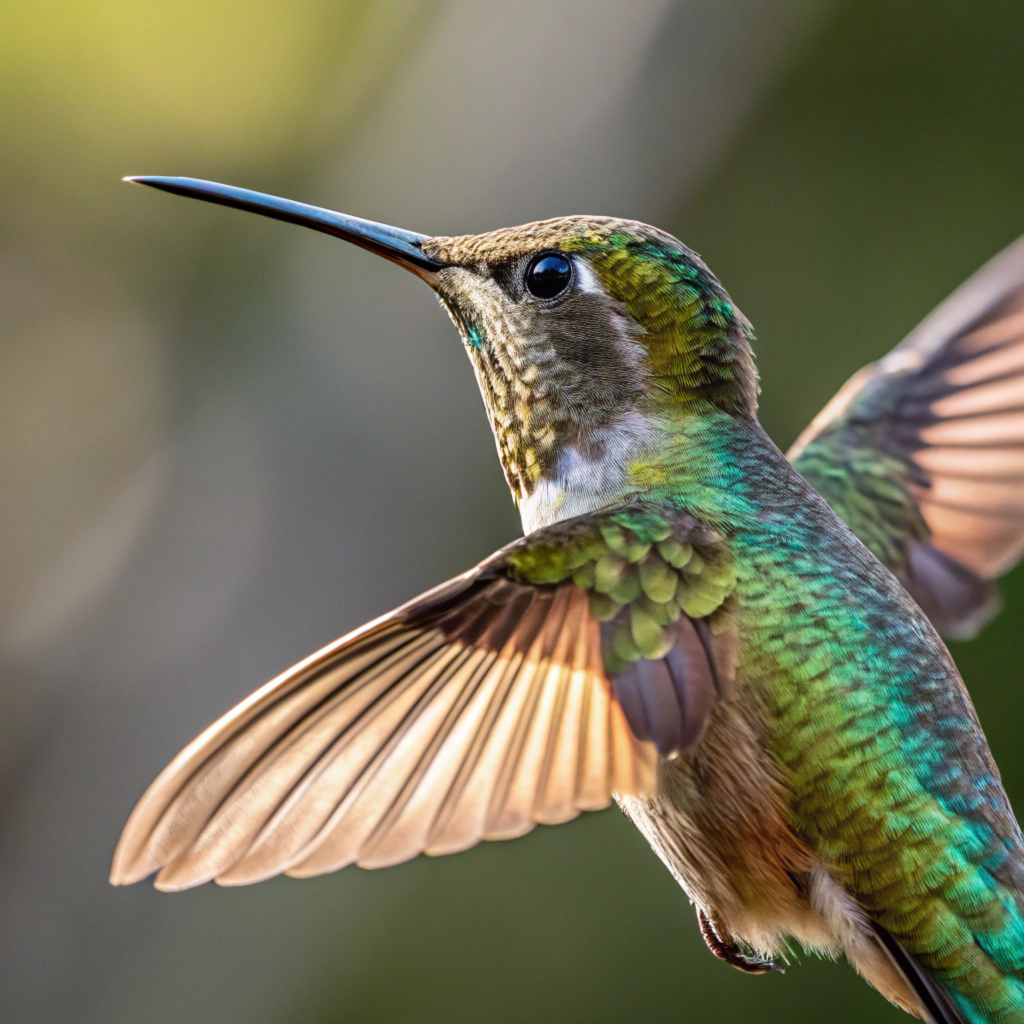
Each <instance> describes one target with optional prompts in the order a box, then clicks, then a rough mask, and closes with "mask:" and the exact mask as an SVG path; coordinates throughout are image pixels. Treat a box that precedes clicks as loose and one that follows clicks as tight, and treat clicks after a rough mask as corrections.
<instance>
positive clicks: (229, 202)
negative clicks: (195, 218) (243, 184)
mask: <svg viewBox="0 0 1024 1024" xmlns="http://www.w3.org/2000/svg"><path fill="white" fill-rule="evenodd" d="M124 180H125V181H130V182H133V183H134V184H136V185H149V186H150V187H151V188H158V189H162V190H163V191H164V192H173V193H174V194H175V195H179V196H191V197H192V198H193V199H205V200H206V201H207V202H208V203H220V204H221V205H222V206H233V207H235V208H236V209H239V210H249V211H251V212H252V213H261V214H263V216H264V217H273V218H275V219H276V220H284V221H288V222H289V223H290V224H302V225H303V226H305V227H307V228H313V230H314V231H323V232H325V233H326V234H328V235H334V236H335V237H336V238H343V239H345V241H346V242H352V243H353V244H354V245H358V246H361V247H362V248H364V249H369V250H370V252H375V253H377V255H378V256H383V257H384V258H385V259H387V260H391V261H392V262H394V263H398V264H400V265H401V266H403V267H405V268H406V269H407V270H411V271H412V272H413V273H414V274H416V275H417V276H418V277H422V278H424V279H425V280H427V281H428V282H429V281H430V279H431V278H432V277H433V275H434V274H435V273H436V272H437V271H438V270H441V269H442V267H444V265H445V264H443V263H438V262H437V261H436V260H433V259H431V258H430V257H429V256H427V255H426V253H424V252H423V243H424V242H426V241H427V240H428V239H429V236H428V235H418V234H416V232H415V231H403V230H402V229H401V228H393V227H390V226H389V225H387V224H378V223H376V222H375V221H372V220H363V219H362V218H361V217H350V216H348V214H345V213H335V212H334V211H333V210H324V209H321V207H319V206H307V205H306V203H296V202H293V201H292V200H291V199H279V198H278V197H277V196H268V195H265V194H264V193H262V192H250V191H249V189H247V188H234V187H233V186H232V185H218V184H217V183H216V182H214V181H203V180H202V179H201V178H161V177H129V178H125V179H124Z"/></svg>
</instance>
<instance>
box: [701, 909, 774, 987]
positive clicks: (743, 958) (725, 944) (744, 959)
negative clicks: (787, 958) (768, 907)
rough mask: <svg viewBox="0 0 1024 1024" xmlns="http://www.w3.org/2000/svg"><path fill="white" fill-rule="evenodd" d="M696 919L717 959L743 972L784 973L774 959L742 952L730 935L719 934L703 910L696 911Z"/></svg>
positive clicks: (703, 936)
mask: <svg viewBox="0 0 1024 1024" xmlns="http://www.w3.org/2000/svg"><path fill="white" fill-rule="evenodd" d="M697 921H698V923H699V924H700V934H701V937H702V938H703V939H704V941H705V942H706V943H707V946H708V949H710V950H711V952H712V953H713V954H714V955H715V956H716V957H718V959H719V960H724V961H725V963H727V964H729V965H730V966H732V967H735V968H736V970H738V971H743V973H744V974H768V973H769V972H771V971H778V972H779V974H785V969H784V968H783V967H782V966H781V965H780V964H777V963H776V962H775V961H774V960H765V959H764V958H762V957H759V956H750V955H749V954H748V953H744V952H743V950H742V949H740V947H739V945H738V944H737V943H736V941H735V940H734V939H733V938H732V936H731V935H728V933H726V935H725V936H724V937H723V936H722V935H721V934H720V932H719V929H717V928H716V927H715V926H714V925H713V924H712V923H711V919H710V918H709V917H708V916H707V914H705V913H704V911H703V910H698V911H697Z"/></svg>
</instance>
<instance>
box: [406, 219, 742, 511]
mask: <svg viewBox="0 0 1024 1024" xmlns="http://www.w3.org/2000/svg"><path fill="white" fill-rule="evenodd" d="M423 251H424V252H425V253H426V254H427V255H428V256H430V257H431V258H433V259H435V260H436V261H437V262H439V263H442V264H444V267H443V269H441V270H439V271H438V272H437V273H436V276H435V277H434V278H433V280H432V281H431V283H432V284H433V286H434V288H435V289H436V291H437V293H438V295H439V297H440V299H441V302H442V304H443V305H444V306H445V308H446V309H447V310H448V312H449V313H450V315H451V317H452V319H453V320H454V321H455V324H456V326H457V327H458V329H459V332H460V333H461V335H462V338H463V340H464V342H465V344H466V349H467V351H468V352H469V355H470V358H471V359H472V360H473V365H474V367H475V368H476V372H477V377H478V380H479V382H480V387H481V390H482V392H483V396H484V401H485V403H486V405H487V408H488V412H489V413H490V416H491V422H492V426H493V429H494V434H495V439H496V441H497V444H498V451H499V455H500V457H501V461H502V465H503V467H504V469H505V474H506V476H507V478H508V481H509V485H510V486H511V488H512V491H513V494H514V495H515V496H516V498H517V500H518V501H520V502H522V500H523V499H524V498H525V497H526V496H527V495H529V494H530V493H531V491H532V490H533V489H534V487H535V486H536V484H537V483H538V481H540V480H542V479H543V478H544V477H545V476H549V475H551V474H553V473H555V472H556V467H557V464H558V459H559V455H560V453H562V452H563V451H564V450H565V449H566V448H567V447H572V448H574V449H575V450H576V451H577V452H579V454H580V456H581V457H582V458H583V459H587V460H592V461H598V460H600V459H601V458H602V456H603V450H602V448H603V445H604V444H605V443H606V442H607V441H608V440H609V434H614V433H615V432H616V431H617V430H620V429H624V428H625V427H626V425H627V424H632V425H633V427H634V428H635V426H636V424H637V423H638V422H642V421H643V420H645V419H646V418H647V417H650V416H652V415H665V414H669V415H687V414H696V413H700V412H704V411H707V410H709V409H711V408H714V409H717V410H720V411H723V412H726V413H729V414H733V415H737V416H744V417H752V416H753V415H754V414H755V411H756V407H757V376H756V371H755V369H754V363H753V357H752V354H751V349H750V341H751V337H752V333H751V329H750V325H749V323H748V322H747V320H746V318H745V317H744V316H743V314H742V313H740V312H739V310H738V309H736V307H735V306H734V305H733V303H732V301H731V300H730V298H729V296H728V295H727V294H726V292H725V290H724V289H723V288H722V286H721V285H720V284H719V282H718V280H717V279H716V278H715V276H714V275H713V274H712V273H711V271H709V270H708V268H707V267H706V266H705V265H704V263H703V261H702V260H701V259H700V257H699V256H698V255H697V254H696V253H694V252H693V251H691V250H690V249H688V248H687V247H686V246H685V245H683V244H682V243H681V242H680V241H678V240H677V239H675V238H673V237H672V236H671V235H669V234H667V233H666V232H664V231H660V230H658V229H657V228H652V227H649V226H647V225H645V224H640V223H637V222H635V221H626V220H616V219H613V218H608V217H561V218H558V219H556V220H548V221H540V222H537V223H534V224H525V225H522V226H520V227H514V228H505V229H502V230H500V231H492V232H488V233H487V234H482V235H465V236H462V237H455V238H445V237H437V238H431V239H427V240H425V242H424V244H423ZM545 253H557V254H560V255H562V256H564V257H565V258H566V259H568V260H569V262H570V264H571V267H572V279H571V282H570V284H569V286H568V287H567V288H566V289H565V290H564V291H563V292H561V293H560V294H558V295H557V296H555V297H554V298H551V299H538V298H536V297H534V296H533V295H531V294H530V292H529V290H528V288H527V287H526V285H525V283H524V278H525V275H526V273H527V271H528V269H529V267H530V266H531V264H532V262H533V260H534V259H535V258H536V257H537V256H538V255H542V254H545Z"/></svg>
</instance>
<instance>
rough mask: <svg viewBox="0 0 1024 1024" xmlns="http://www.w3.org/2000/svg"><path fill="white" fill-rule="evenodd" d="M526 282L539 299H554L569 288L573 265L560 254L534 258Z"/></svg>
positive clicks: (528, 269) (528, 289)
mask: <svg viewBox="0 0 1024 1024" xmlns="http://www.w3.org/2000/svg"><path fill="white" fill-rule="evenodd" d="M524 280H525V281H526V289H527V291H528V292H529V293H530V294H531V295H535V296H536V297H537V298H538V299H553V298H554V297H555V296H556V295H559V294H561V293H562V292H564V291H565V289H566V288H568V287H569V282H570V281H571V280H572V264H571V263H570V262H569V261H568V260H567V259H566V258H565V257H564V256H559V255H558V253H554V252H549V253H544V254H542V255H540V256H535V257H534V259H533V262H532V263H531V264H530V266H529V267H528V268H527V271H526V277H525V279H524Z"/></svg>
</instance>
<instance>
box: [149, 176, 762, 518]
mask: <svg viewBox="0 0 1024 1024" xmlns="http://www.w3.org/2000/svg"><path fill="white" fill-rule="evenodd" d="M129 180H133V181H139V182H141V183H143V184H148V185H152V186H154V187H157V188H161V189H164V190H166V191H170V192H175V193H178V194H184V195H189V196H193V197H195V198H199V199H206V200H209V201H212V202H217V203H221V204H223V205H227V206H235V207H240V208H242V209H247V210H250V211H253V212H256V213H261V214H264V215H267V216H271V217H275V218H277V219H280V220H287V221H291V222H296V223H301V224H304V225H305V226H307V227H312V228H315V229H317V230H320V231H325V232H327V233H329V234H334V235H336V236H338V237H341V238H345V239H346V240H348V241H351V242H354V243H355V244H357V245H360V246H362V247H363V248H366V249H370V250H371V251H374V252H376V253H378V254H379V255H381V256H384V257H385V258H387V259H390V260H392V261H393V262H396V263H399V264H400V265H402V266H404V267H406V268H407V269H408V270H411V271H412V272H413V273H415V274H416V275H417V276H419V277H420V278H422V279H423V280H424V281H426V282H427V283H428V284H429V285H430V286H431V287H432V288H433V289H434V290H435V292H436V293H437V295H438V297H439V299H440V300H441V303H442V305H443V306H444V307H445V309H446V310H447V311H448V313H449V314H450V316H451V318H452V320H453V321H454V322H455V325H456V326H457V328H458V330H459V333H460V334H461V336H462V340H463V342H464V344H465V346H466V350H467V352H468V353H469V356H470V358H471V360H472V361H473V365H474V368H475V370H476V374H477V379H478V381H479V383H480V389H481V392H482V394H483V398H484V402H485V404H486V406H487V410H488V413H489V415H490V418H491V424H492V427H493V430H494V435H495V439H496V441H497V444H498V452H499V455H500V457H501V461H502V466H503V468H504V470H505V475H506V478H507V479H508V482H509V485H510V487H511V488H512V492H513V495H514V497H515V498H516V501H517V503H519V504H520V506H521V507H522V505H523V503H524V502H525V501H527V500H528V499H529V497H530V495H531V494H532V493H533V492H534V491H535V490H536V489H537V488H538V487H539V486H541V485H542V484H543V482H544V481H545V479H546V478H550V477H551V476H552V475H553V474H557V473H558V472H559V471H560V467H564V463H565V459H566V453H567V452H571V453H572V456H573V458H574V459H575V460H576V461H577V462H580V461H582V462H583V463H587V462H588V461H593V462H594V464H595V465H596V464H598V463H599V462H600V461H601V460H602V459H603V458H604V456H605V448H606V447H607V446H609V445H610V444H613V443H614V439H615V438H616V436H617V435H618V434H620V433H622V432H624V431H625V432H630V431H632V432H634V433H635V432H640V433H642V432H643V430H644V424H645V423H647V422H649V421H653V420H654V419H656V418H661V419H662V420H663V419H665V418H671V417H686V416H700V415H706V414H708V413H712V412H717V413H724V414H727V415H731V416H738V417H747V418H750V417H753V416H754V415H755V412H756V406H757V377H756V372H755V369H754V363H753V357H752V355H751V350H750V339H751V330H750V326H749V324H748V322H747V320H746V319H745V318H744V316H743V315H742V313H740V312H739V310H738V309H737V308H736V307H735V306H734V305H733V303H732V301H731V300H730V298H729V296H728V295H727V294H726V292H725V290H724V289H723V288H722V286H721V285H720V284H719V282H718V280H717V279H716V278H715V276H714V275H713V274H712V273H711V271H709V270H708V268H707V267H706V266H705V265H704V263H703V261H702V260H701V259H700V257H699V256H698V255H697V254H696V253H694V252H692V251H691V250H690V249H688V248H687V247H686V246H685V245H683V244H682V243H681V242H679V241H678V240H677V239H675V238H673V237H672V236H671V235H669V234H667V233H666V232H663V231H660V230H658V229H657V228H652V227H649V226H647V225H645V224H640V223H638V222H636V221H628V220H616V219H613V218H607V217H560V218H557V219H555V220H547V221H540V222H537V223H534V224H525V225H522V226H520V227H514V228H503V229H501V230H498V231H491V232H488V233H486V234H480V235H463V236H460V237H442V236H436V237H429V236H425V235H419V234H416V233H414V232H409V231H403V230H401V229H398V228H392V227H388V226H386V225H381V224H376V223H374V222H371V221H364V220H361V219H359V218H355V217H349V216H347V215H345V214H338V213H334V212H332V211H328V210H322V209H320V208H318V207H311V206H306V205H305V204H302V203H294V202H291V201H289V200H283V199H278V198H276V197H273V196H266V195H262V194H261V193H256V192H249V191H247V190H244V189H236V188H232V187H229V186H225V185H216V184H214V183H211V182H205V181H199V180H197V179H191V178H134V179H129Z"/></svg>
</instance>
